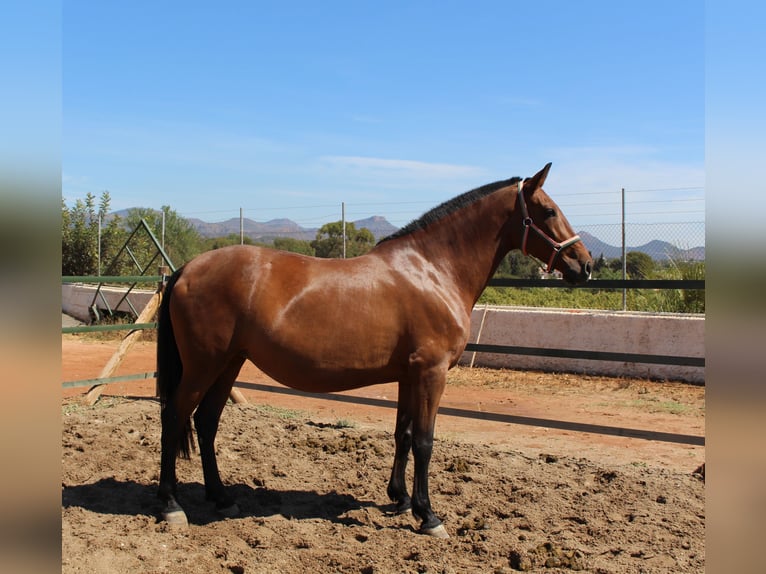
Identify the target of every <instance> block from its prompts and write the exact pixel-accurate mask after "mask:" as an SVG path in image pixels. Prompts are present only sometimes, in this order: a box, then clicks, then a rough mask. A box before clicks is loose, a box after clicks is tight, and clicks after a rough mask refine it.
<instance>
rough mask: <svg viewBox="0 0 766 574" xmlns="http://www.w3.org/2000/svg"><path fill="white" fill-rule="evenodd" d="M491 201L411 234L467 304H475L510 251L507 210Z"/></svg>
mask: <svg viewBox="0 0 766 574" xmlns="http://www.w3.org/2000/svg"><path fill="white" fill-rule="evenodd" d="M487 203H488V206H487V207H485V208H484V209H483V210H480V211H474V210H470V208H468V209H466V210H465V211H463V210H461V211H458V212H455V213H453V214H451V215H449V216H447V217H445V218H444V219H442V220H441V221H438V222H435V223H432V224H431V225H430V226H429V227H428V229H427V230H424V231H421V232H418V233H417V234H412V236H411V237H410V241H411V244H412V245H413V246H414V247H415V249H417V250H418V251H419V252H420V253H421V254H422V256H423V257H424V258H425V259H427V260H428V261H430V262H431V263H432V264H433V265H434V267H436V268H438V269H439V270H440V271H441V273H442V274H444V275H445V276H446V277H445V279H446V278H449V279H450V280H451V281H452V282H453V283H454V284H455V285H456V286H457V287H458V288H459V289H460V291H461V294H462V297H463V299H464V300H465V301H466V305H467V306H473V304H474V303H475V302H476V300H477V299H478V298H479V296H480V295H481V293H482V291H483V290H484V287H485V286H486V284H487V282H488V281H489V280H490V279H491V278H492V275H493V274H494V272H495V270H496V269H497V266H498V265H499V263H500V261H501V259H502V257H503V256H504V255H505V254H506V253H507V252H508V245H507V244H508V241H507V238H504V237H503V229H502V228H503V225H504V224H505V218H504V217H502V216H501V214H502V213H504V212H505V210H503V209H500V208H497V209H492V208H491V204H490V202H487ZM406 238H407V236H405V237H403V238H402V239H406Z"/></svg>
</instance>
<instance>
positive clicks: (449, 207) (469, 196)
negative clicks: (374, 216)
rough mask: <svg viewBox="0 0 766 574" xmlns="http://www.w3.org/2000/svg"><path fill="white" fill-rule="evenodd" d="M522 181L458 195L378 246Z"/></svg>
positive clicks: (497, 183) (387, 237) (423, 227)
mask: <svg viewBox="0 0 766 574" xmlns="http://www.w3.org/2000/svg"><path fill="white" fill-rule="evenodd" d="M520 181H521V178H520V177H512V178H511V179H505V180H502V181H496V182H494V183H488V184H487V185H483V186H481V187H477V188H476V189H472V190H471V191H466V192H465V193H463V194H461V195H458V196H457V197H453V198H452V199H448V200H447V201H445V202H444V203H442V204H440V205H437V206H436V207H434V208H433V209H431V210H429V211H427V212H426V213H424V214H423V215H421V216H420V217H419V218H417V219H415V220H413V221H411V222H410V223H408V224H407V225H405V226H404V227H402V228H401V229H399V230H398V231H395V232H394V233H392V234H391V235H388V236H386V237H384V238H383V239H381V240H380V241H378V245H380V244H381V243H383V242H384V241H388V240H389V239H396V238H397V237H402V236H404V235H409V234H410V233H412V232H414V231H417V230H418V229H425V228H426V227H428V226H429V225H430V224H432V223H434V222H436V221H439V220H440V219H442V218H443V217H445V216H447V215H449V214H450V213H454V212H455V211H457V210H458V209H462V208H463V207H465V206H467V205H470V204H472V203H473V202H474V201H477V200H479V199H481V198H482V197H485V196H487V195H489V194H490V193H494V192H495V191H497V190H498V189H502V188H503V187H507V186H509V185H512V184H514V183H518V182H520Z"/></svg>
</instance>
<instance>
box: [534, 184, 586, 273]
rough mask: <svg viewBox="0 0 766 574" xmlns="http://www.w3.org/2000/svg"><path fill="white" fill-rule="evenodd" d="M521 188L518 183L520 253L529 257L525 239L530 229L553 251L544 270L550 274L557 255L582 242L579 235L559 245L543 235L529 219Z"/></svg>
mask: <svg viewBox="0 0 766 574" xmlns="http://www.w3.org/2000/svg"><path fill="white" fill-rule="evenodd" d="M523 187H524V182H523V181H520V182H519V203H521V215H522V217H523V220H522V224H523V225H524V237H523V238H522V240H521V252H522V253H523V254H524V255H529V253H527V238H528V237H529V230H530V229H531V230H532V231H534V232H535V233H537V235H539V236H540V237H541V238H542V239H543V240H544V241H545V242H546V243H547V244H548V245H550V246H551V248H552V249H553V251H551V257H550V259H548V267H547V269H546V270H545V272H546V273H550V272H551V271H553V264H554V263H555V262H556V259H557V258H558V256H559V253H561V251H562V250H563V249H566V248H567V247H569V246H570V245H574V244H575V243H577V242H578V241H582V240H581V239H580V236H579V235H574V236H572V237H570V238H569V239H567V240H566V241H563V242H561V243H559V242H558V241H556V240H555V239H553V238H552V237H551V236H550V235H548V234H547V233H545V231H543V230H542V229H540V228H539V227H537V225H535V222H534V221H532V218H531V217H529V213H528V212H527V202H526V201H525V200H524V193H523V192H522V188H523Z"/></svg>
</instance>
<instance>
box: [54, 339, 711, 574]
mask: <svg viewBox="0 0 766 574" xmlns="http://www.w3.org/2000/svg"><path fill="white" fill-rule="evenodd" d="M117 345H118V342H117V341H94V340H92V339H88V338H84V337H81V336H74V335H65V336H62V357H63V358H62V381H72V380H82V379H87V378H91V377H97V376H98V375H99V373H100V371H101V369H102V367H103V366H104V365H105V364H106V362H107V361H108V359H109V357H110V356H111V355H112V353H113V352H114V350H115V349H116V348H117ZM152 371H154V345H153V344H152V343H138V344H137V345H136V346H135V347H134V348H133V349H132V350H131V352H130V353H129V354H128V356H127V358H126V359H125V362H124V363H123V365H122V366H121V367H120V369H119V370H118V372H117V374H132V373H143V372H152ZM239 380H240V381H242V385H241V386H240V390H241V391H242V393H243V394H244V396H245V397H246V398H247V400H248V403H247V404H230V405H229V406H227V408H226V410H225V411H224V414H223V417H222V420H221V428H220V430H219V434H218V442H217V451H218V457H219V466H220V467H221V475H222V477H223V479H224V482H225V483H227V484H228V485H230V489H231V490H232V493H233V494H234V495H235V497H236V498H237V500H238V504H239V507H240V510H241V514H240V516H239V517H236V518H233V519H222V518H220V517H219V516H217V515H216V513H215V512H214V510H213V509H212V508H210V507H209V505H208V504H207V503H206V502H205V500H204V487H203V480H202V469H201V465H200V462H199V457H198V456H193V457H192V459H191V460H189V461H186V460H181V461H179V464H178V476H179V480H180V485H179V495H180V498H181V503H182V504H183V505H184V507H185V509H186V512H187V514H188V516H189V520H190V523H191V524H190V526H189V528H188V529H186V530H176V529H169V528H168V527H167V526H166V525H165V524H164V523H161V522H159V521H158V519H157V513H158V511H159V505H158V502H157V499H156V497H155V491H156V485H157V480H158V476H159V435H160V422H159V406H158V403H157V401H156V400H155V399H154V398H153V395H154V380H153V379H148V380H145V381H141V382H137V381H131V382H125V383H116V384H111V385H108V386H107V387H105V391H104V394H103V395H102V398H101V400H100V401H99V402H98V403H97V404H96V405H95V406H93V407H87V406H84V405H83V403H82V401H81V398H82V395H83V394H84V393H85V392H86V391H87V387H79V388H70V389H64V392H63V399H62V421H63V436H62V477H63V478H62V550H63V563H62V572H65V573H75V572H78V573H79V572H83V573H84V572H88V573H92V572H99V573H100V572H104V573H107V572H108V573H123V572H125V573H127V572H131V573H133V572H146V573H159V572H188V573H192V574H195V573H203V572H204V573H209V572H235V573H245V572H246V573H252V572H268V573H272V572H298V571H301V570H303V571H307V572H318V573H330V572H356V573H364V574H371V573H385V572H392V573H393V572H397V573H398V572H436V573H439V572H454V573H458V572H513V571H518V570H521V571H533V572H557V571H558V572H565V571H570V570H584V571H589V572H647V573H651V572H702V571H704V566H705V547H704V537H705V505H704V501H705V485H704V467H702V472H699V471H698V469H700V467H701V466H702V465H703V464H704V460H705V449H704V446H699V445H695V444H688V443H689V442H692V443H693V442H694V441H693V440H685V438H686V437H702V436H704V434H705V395H704V388H703V387H698V386H692V385H686V384H683V383H677V382H653V381H645V380H636V379H614V378H604V377H595V376H587V375H571V374H570V375H564V374H558V375H554V374H546V373H539V372H520V371H512V370H488V369H467V368H457V369H454V370H453V371H451V373H450V378H449V381H448V387H447V390H446V392H445V395H444V398H443V400H442V403H441V405H442V408H443V409H445V408H446V409H447V412H448V413H450V414H440V415H439V418H438V419H437V429H436V444H435V447H434V455H433V459H432V463H431V471H430V480H431V500H432V503H433V507H434V510H435V511H436V513H437V514H438V515H439V516H441V517H442V518H443V519H444V523H445V526H446V528H447V529H448V531H449V533H450V534H451V538H449V539H448V540H437V539H431V538H428V537H424V536H421V535H418V534H416V533H415V529H416V528H417V523H416V522H415V520H414V519H413V518H412V517H411V516H395V515H392V514H391V512H390V511H391V508H390V506H389V501H388V500H387V497H386V494H385V489H386V484H387V481H388V477H389V473H390V465H391V462H392V458H393V434H392V433H393V422H394V415H395V411H394V408H393V405H394V401H395V399H396V386H395V385H379V386H376V387H368V388H365V389H360V390H357V391H353V392H349V393H343V395H342V396H341V397H340V398H341V400H337V399H338V397H337V396H336V397H335V399H336V400H332V397H318V398H307V397H305V396H298V395H295V394H288V393H285V392H284V387H281V386H279V385H277V384H276V383H274V382H273V381H271V380H270V379H269V378H268V377H266V376H265V375H263V374H262V373H260V371H258V370H257V369H256V368H255V367H253V366H252V365H250V364H248V365H246V367H245V368H244V369H243V371H242V373H241V375H240V377H239ZM269 389H274V390H281V391H282V392H268V390H269ZM350 401H353V402H350ZM470 413H483V414H473V415H470ZM477 417H481V418H477ZM530 419H537V420H535V421H532V422H535V423H536V424H532V425H529V424H517V423H520V422H523V421H529V420H530ZM546 420H549V421H566V422H567V423H571V424H569V425H568V424H564V425H560V424H559V425H558V426H559V428H547V427H545V426H543V425H544V424H546V423H545V421H546ZM578 424H580V425H599V426H600V427H609V428H608V429H605V430H606V431H607V432H609V433H610V434H596V433H593V432H578V431H577V430H575V428H576V427H577V425H578ZM562 427H563V428H562ZM581 428H583V427H581ZM584 428H586V429H590V430H597V429H595V428H594V427H593V426H585V427H584ZM619 429H631V430H630V431H619ZM619 434H622V435H625V434H629V435H631V436H643V437H648V439H651V440H648V439H647V438H629V437H628V436H619ZM668 439H670V441H669V440H668ZM673 440H675V441H676V442H672V441H673ZM678 441H681V442H678ZM411 466H412V465H410V469H409V470H410V472H411ZM410 477H411V474H410ZM410 480H411V478H410Z"/></svg>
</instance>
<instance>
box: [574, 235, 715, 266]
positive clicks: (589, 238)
mask: <svg viewBox="0 0 766 574" xmlns="http://www.w3.org/2000/svg"><path fill="white" fill-rule="evenodd" d="M579 235H580V238H581V239H582V241H583V243H584V244H585V247H587V248H588V250H589V251H590V252H591V254H592V255H593V257H594V258H595V257H599V256H600V255H603V256H604V257H605V258H606V259H619V258H620V257H622V248H620V247H619V246H617V247H616V246H614V245H609V244H608V243H604V242H603V241H601V240H600V239H597V238H596V237H594V236H593V235H591V234H590V233H588V232H587V231H581V232H580V233H579ZM626 250H627V252H628V253H630V252H631V251H640V252H641V253H646V254H647V255H649V256H650V257H651V258H652V259H654V260H655V261H667V260H669V259H673V260H678V261H704V260H705V248H704V247H692V248H691V249H679V248H678V247H676V246H675V245H673V244H672V243H668V242H667V241H660V240H659V239H653V240H652V241H650V242H648V243H644V244H643V245H636V246H626Z"/></svg>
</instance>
